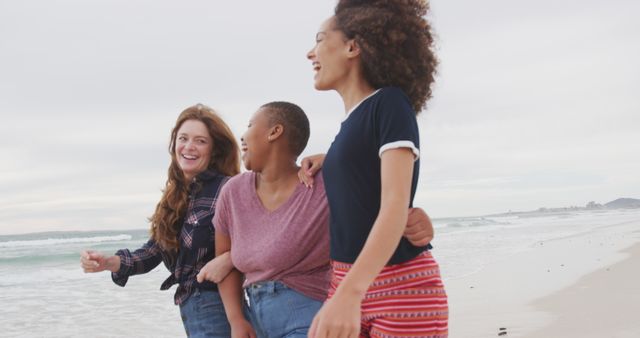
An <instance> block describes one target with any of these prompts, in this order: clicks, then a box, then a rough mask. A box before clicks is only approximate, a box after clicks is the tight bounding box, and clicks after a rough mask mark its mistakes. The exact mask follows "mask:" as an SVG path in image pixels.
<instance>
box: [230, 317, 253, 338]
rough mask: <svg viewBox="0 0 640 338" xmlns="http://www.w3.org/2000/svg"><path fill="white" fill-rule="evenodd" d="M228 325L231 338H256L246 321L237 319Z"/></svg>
mask: <svg viewBox="0 0 640 338" xmlns="http://www.w3.org/2000/svg"><path fill="white" fill-rule="evenodd" d="M230 324H231V338H256V332H255V331H254V330H253V327H252V326H251V324H250V323H249V322H248V321H247V320H246V319H244V318H243V319H238V320H235V321H232V322H231V323H230Z"/></svg>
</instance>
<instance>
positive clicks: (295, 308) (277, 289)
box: [245, 281, 322, 338]
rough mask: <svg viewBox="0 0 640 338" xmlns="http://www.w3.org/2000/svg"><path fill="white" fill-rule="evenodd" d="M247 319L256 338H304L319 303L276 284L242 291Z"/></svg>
mask: <svg viewBox="0 0 640 338" xmlns="http://www.w3.org/2000/svg"><path fill="white" fill-rule="evenodd" d="M245 291H246V293H247V297H248V298H249V309H248V311H247V312H248V313H249V319H250V320H251V325H252V326H253V329H254V330H256V334H257V335H258V338H276V337H277V338H282V337H286V338H306V337H307V331H309V327H310V326H311V321H312V320H313V317H314V316H315V315H316V313H317V312H318V310H320V307H321V306H322V302H321V301H318V300H315V299H313V298H309V297H307V296H305V295H303V294H301V293H299V292H297V291H295V290H293V289H291V288H289V287H288V286H286V285H284V284H283V283H281V282H277V281H275V282H274V281H264V282H258V283H254V284H251V285H249V286H248V287H247V288H245Z"/></svg>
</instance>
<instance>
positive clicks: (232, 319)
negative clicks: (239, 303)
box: [227, 313, 246, 326]
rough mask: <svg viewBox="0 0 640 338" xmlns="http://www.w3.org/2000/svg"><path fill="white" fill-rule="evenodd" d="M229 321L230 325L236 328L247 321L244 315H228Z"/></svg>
mask: <svg viewBox="0 0 640 338" xmlns="http://www.w3.org/2000/svg"><path fill="white" fill-rule="evenodd" d="M227 320H228V321H229V325H232V326H235V325H238V324H243V323H244V321H246V318H244V315H243V314H242V313H237V314H232V315H227Z"/></svg>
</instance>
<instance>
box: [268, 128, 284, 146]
mask: <svg viewBox="0 0 640 338" xmlns="http://www.w3.org/2000/svg"><path fill="white" fill-rule="evenodd" d="M282 134H284V126H283V125H281V124H276V125H274V126H273V127H271V129H269V136H268V137H267V139H268V140H269V142H273V141H275V140H277V139H278V138H279V137H280V136H282Z"/></svg>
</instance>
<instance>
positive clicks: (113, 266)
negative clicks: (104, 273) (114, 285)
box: [105, 255, 120, 273]
mask: <svg viewBox="0 0 640 338" xmlns="http://www.w3.org/2000/svg"><path fill="white" fill-rule="evenodd" d="M105 268H106V269H107V270H109V271H111V272H113V273H116V272H118V271H120V256H117V255H116V256H111V257H109V258H107V261H106V264H105Z"/></svg>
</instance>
